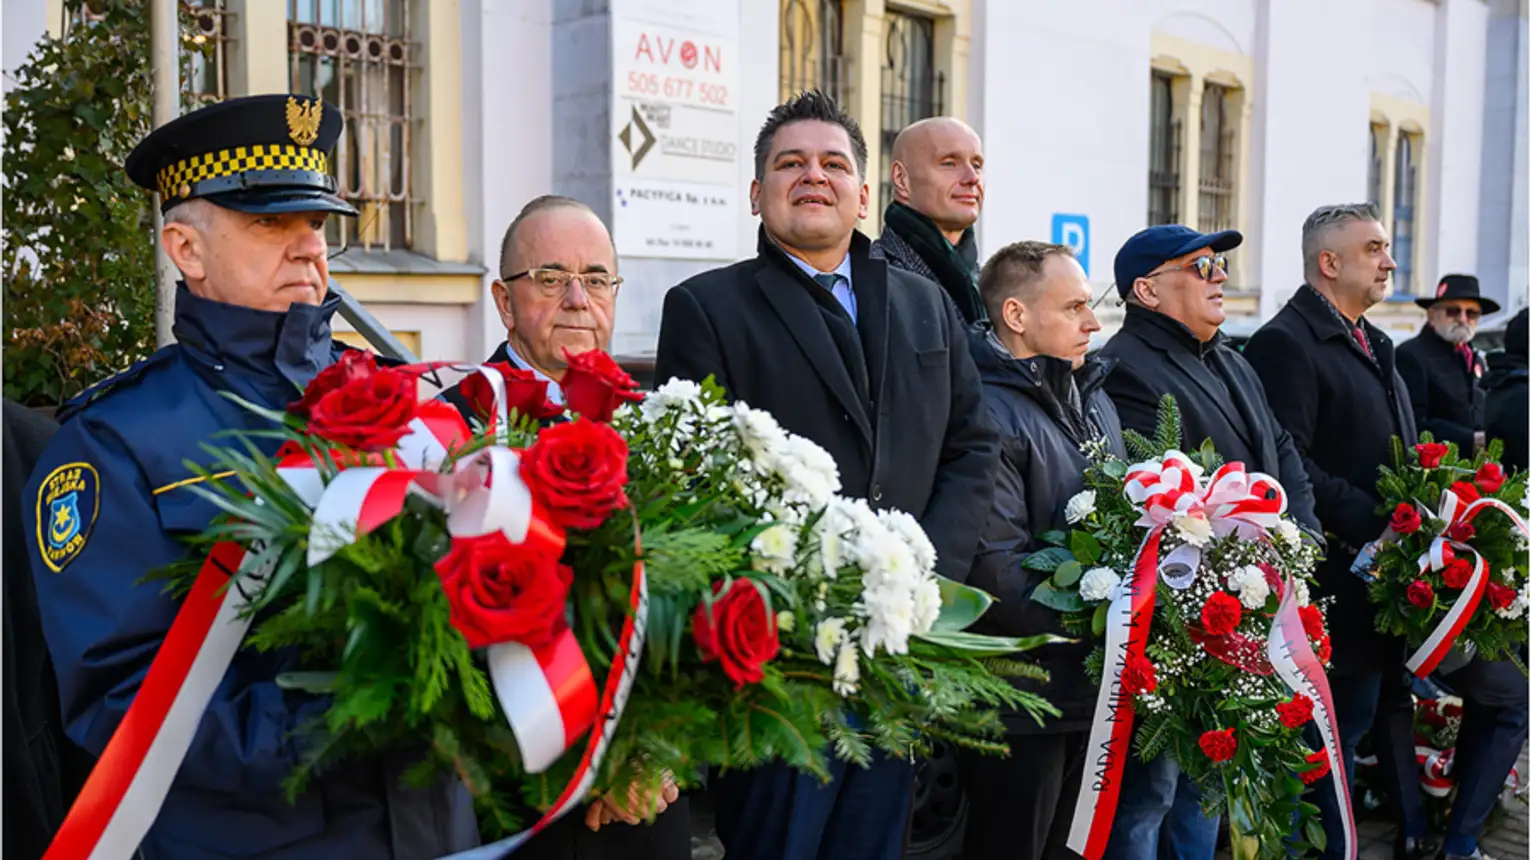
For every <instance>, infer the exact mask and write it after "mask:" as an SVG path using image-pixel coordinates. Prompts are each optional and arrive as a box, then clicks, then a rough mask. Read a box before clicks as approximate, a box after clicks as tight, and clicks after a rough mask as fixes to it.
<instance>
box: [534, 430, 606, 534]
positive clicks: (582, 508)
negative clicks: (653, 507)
mask: <svg viewBox="0 0 1530 860" xmlns="http://www.w3.org/2000/svg"><path fill="white" fill-rule="evenodd" d="M521 475H522V477H524V478H525V479H526V483H527V484H528V485H530V487H531V492H532V493H533V494H535V495H536V497H537V499H538V500H539V501H541V503H542V504H543V506H545V507H546V508H547V513H548V515H549V516H550V517H551V518H552V520H553V522H555V523H557V524H558V525H560V526H562V527H563V528H566V529H592V528H595V527H596V526H598V525H600V524H601V523H603V522H605V520H606V517H608V516H610V515H611V512H612V511H614V510H618V509H620V508H625V507H626V506H627V494H626V493H625V492H623V491H622V487H625V486H626V485H627V442H626V440H624V439H622V437H621V435H620V434H618V433H617V432H616V431H615V430H612V429H611V428H610V427H608V426H606V425H605V424H596V423H595V422H593V421H570V422H568V423H565V424H555V425H553V426H551V427H545V428H543V429H542V431H541V432H540V433H538V434H537V441H536V444H534V445H532V446H531V447H530V448H528V449H526V452H525V453H524V454H522V455H521Z"/></svg>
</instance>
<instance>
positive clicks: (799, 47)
mask: <svg viewBox="0 0 1530 860" xmlns="http://www.w3.org/2000/svg"><path fill="white" fill-rule="evenodd" d="M815 87H816V88H818V89H821V90H823V91H824V92H826V93H828V94H829V95H831V96H833V97H834V100H835V101H836V102H839V103H840V104H841V105H844V104H845V103H846V101H847V100H848V98H849V95H850V58H849V57H848V56H846V54H845V21H844V0H781V100H782V101H786V100H787V99H789V98H791V97H792V96H793V95H795V94H797V93H799V92H802V91H803V90H810V89H813V88H815Z"/></svg>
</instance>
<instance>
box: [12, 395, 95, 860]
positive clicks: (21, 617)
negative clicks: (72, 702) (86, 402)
mask: <svg viewBox="0 0 1530 860" xmlns="http://www.w3.org/2000/svg"><path fill="white" fill-rule="evenodd" d="M4 408H5V416H4V427H3V429H0V439H3V442H4V446H5V463H4V473H5V499H4V501H3V502H0V506H3V507H4V508H5V510H8V511H15V510H19V509H20V507H21V488H22V485H23V484H25V483H26V480H27V476H28V475H30V474H31V472H32V467H33V466H34V465H35V464H36V463H37V458H38V457H39V456H40V455H41V454H42V452H43V449H44V448H45V447H47V443H48V439H49V438H51V437H52V436H53V431H55V430H57V429H58V425H57V424H54V423H53V422H52V421H50V420H48V419H47V418H44V417H43V416H42V415H40V414H38V413H36V412H33V411H32V410H30V409H28V408H26V407H24V406H22V405H20V404H18V403H16V402H15V401H12V400H9V399H7V400H6V401H5V407H4ZM26 546H27V542H26V539H25V537H24V535H23V532H22V527H21V517H20V516H10V517H6V519H5V599H4V606H5V644H4V646H3V653H4V655H5V695H4V698H3V702H4V708H5V718H4V719H5V728H4V732H5V797H6V803H5V828H4V829H5V850H4V851H3V852H0V853H3V854H4V855H5V856H6V857H8V858H9V857H16V858H20V860H38V858H40V857H42V856H43V852H44V851H46V850H47V848H48V843H49V842H51V841H53V834H54V833H55V832H56V831H57V830H58V826H59V825H60V824H61V823H63V820H64V813H65V812H66V811H67V810H68V809H69V806H70V804H72V803H73V802H74V796H75V794H76V793H77V792H79V790H80V786H81V785H84V784H85V777H86V776H88V775H89V774H90V768H91V764H92V759H91V757H90V755H89V754H87V753H86V752H85V751H84V750H82V749H80V748H79V747H77V746H75V744H74V741H71V740H69V738H68V737H66V736H65V735H64V724H63V720H62V719H60V717H59V706H58V684H57V682H56V681H55V680H54V677H53V661H52V660H51V659H49V657H48V645H47V643H46V642H45V641H43V632H42V623H41V620H40V619H39V618H38V614H37V591H36V589H35V588H34V587H33V584H32V568H31V563H30V561H29V560H28V559H27V554H26Z"/></svg>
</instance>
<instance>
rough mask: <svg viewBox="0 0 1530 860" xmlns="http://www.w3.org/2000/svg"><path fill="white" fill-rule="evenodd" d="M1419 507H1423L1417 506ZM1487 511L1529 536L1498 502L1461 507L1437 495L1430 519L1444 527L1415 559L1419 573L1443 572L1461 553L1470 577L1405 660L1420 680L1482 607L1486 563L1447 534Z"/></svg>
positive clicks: (1528, 529)
mask: <svg viewBox="0 0 1530 860" xmlns="http://www.w3.org/2000/svg"><path fill="white" fill-rule="evenodd" d="M1420 507H1423V506H1422V505H1420ZM1488 508H1493V509H1494V510H1498V511H1501V512H1503V515H1504V516H1506V517H1508V518H1509V522H1510V523H1512V524H1513V525H1514V528H1516V529H1519V531H1520V533H1521V534H1523V535H1526V536H1530V526H1527V525H1526V524H1525V521H1524V520H1523V519H1522V518H1521V517H1520V516H1519V514H1518V513H1516V512H1515V511H1514V509H1513V508H1511V507H1510V506H1508V505H1506V504H1504V503H1503V502H1501V501H1499V500H1498V499H1478V500H1476V501H1475V502H1472V503H1471V504H1469V505H1468V504H1463V503H1462V501H1461V499H1460V497H1459V496H1457V495H1456V494H1455V493H1453V492H1451V491H1450V490H1445V492H1443V493H1441V494H1440V512H1439V515H1438V516H1435V517H1430V518H1431V519H1439V520H1443V521H1444V523H1445V527H1444V529H1442V530H1441V532H1440V534H1439V535H1438V536H1437V537H1435V539H1434V540H1432V541H1430V543H1429V551H1428V552H1427V553H1425V554H1424V555H1421V556H1419V559H1418V569H1419V573H1425V572H1427V571H1430V570H1443V569H1445V567H1446V566H1447V565H1449V564H1450V563H1451V561H1452V560H1453V559H1454V558H1455V557H1458V556H1459V555H1460V554H1461V553H1466V554H1469V555H1470V556H1471V558H1472V573H1471V578H1470V579H1468V580H1467V583H1466V587H1465V588H1463V589H1462V590H1461V593H1460V594H1459V595H1457V596H1456V602H1455V603H1454V604H1453V605H1452V606H1451V607H1450V609H1449V610H1448V611H1447V612H1446V613H1445V617H1444V618H1441V619H1440V623H1439V624H1438V625H1436V626H1435V628H1434V629H1433V630H1431V631H1429V635H1428V636H1426V637H1425V638H1424V642H1423V644H1422V645H1420V646H1419V647H1418V649H1417V650H1415V651H1414V652H1413V654H1412V655H1411V656H1410V657H1408V664H1407V665H1408V671H1410V672H1412V673H1413V674H1414V675H1417V676H1418V677H1420V678H1422V677H1425V676H1427V675H1428V674H1429V673H1431V672H1433V671H1434V670H1435V668H1437V667H1438V666H1439V665H1440V661H1441V660H1444V659H1445V655H1447V654H1449V653H1450V649H1451V648H1452V647H1454V646H1455V644H1456V640H1457V639H1458V638H1460V636H1461V631H1462V630H1465V629H1466V625H1467V622H1469V621H1471V619H1472V615H1473V614H1474V613H1475V612H1476V611H1477V606H1478V605H1479V604H1481V603H1482V596H1483V594H1484V593H1486V591H1487V584H1488V569H1487V563H1486V562H1484V561H1483V560H1482V556H1481V555H1479V554H1478V553H1477V551H1476V550H1475V549H1472V548H1471V547H1470V546H1469V545H1467V544H1464V543H1461V542H1459V541H1454V540H1451V538H1450V531H1451V529H1452V528H1453V527H1454V526H1456V525H1457V524H1458V523H1470V522H1471V521H1472V520H1473V519H1475V518H1476V517H1477V514H1479V513H1481V512H1482V511H1484V510H1486V509H1488ZM1424 510H1425V511H1427V510H1428V509H1427V508H1425V509H1424Z"/></svg>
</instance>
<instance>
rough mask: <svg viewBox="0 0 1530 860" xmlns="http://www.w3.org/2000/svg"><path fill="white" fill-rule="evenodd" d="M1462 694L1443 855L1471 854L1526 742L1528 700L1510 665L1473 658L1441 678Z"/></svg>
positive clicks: (1514, 669)
mask: <svg viewBox="0 0 1530 860" xmlns="http://www.w3.org/2000/svg"><path fill="white" fill-rule="evenodd" d="M1444 681H1445V683H1447V684H1449V685H1450V686H1451V687H1452V688H1453V689H1454V690H1455V691H1456V693H1457V694H1458V695H1460V696H1461V699H1462V702H1463V705H1462V708H1463V710H1464V712H1465V713H1464V714H1463V715H1462V717H1461V732H1460V734H1459V735H1458V738H1457V740H1456V754H1455V759H1454V762H1453V764H1452V765H1451V773H1452V775H1453V776H1454V777H1455V779H1456V799H1455V802H1454V803H1453V804H1452V805H1451V809H1450V824H1449V826H1448V827H1447V828H1446V830H1445V846H1444V848H1445V853H1447V854H1459V855H1463V856H1465V855H1470V854H1471V853H1472V852H1474V851H1476V850H1477V839H1478V838H1479V837H1481V836H1482V829H1483V827H1485V826H1486V825H1487V819H1488V815H1489V814H1491V813H1492V811H1493V805H1494V804H1496V803H1497V802H1498V795H1499V793H1500V792H1502V791H1503V783H1504V779H1505V778H1506V777H1508V775H1509V771H1510V770H1512V769H1513V768H1514V763H1515V762H1516V761H1517V760H1518V759H1519V751H1520V748H1521V747H1523V746H1524V744H1525V727H1526V720H1527V711H1530V702H1527V701H1526V698H1527V694H1526V687H1525V676H1523V675H1521V674H1520V673H1519V670H1518V669H1516V668H1515V667H1514V664H1512V663H1508V662H1502V663H1492V662H1487V661H1484V660H1473V661H1472V662H1470V663H1468V664H1466V666H1464V667H1463V668H1461V669H1460V670H1458V671H1456V672H1453V673H1451V674H1449V675H1446V676H1445V677H1444Z"/></svg>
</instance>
